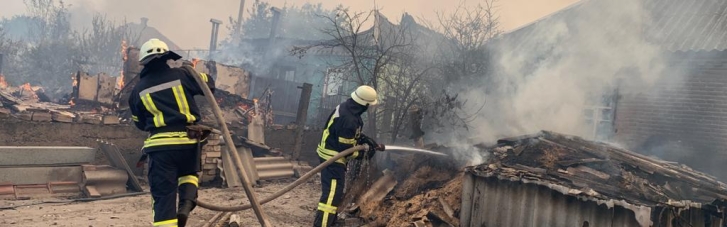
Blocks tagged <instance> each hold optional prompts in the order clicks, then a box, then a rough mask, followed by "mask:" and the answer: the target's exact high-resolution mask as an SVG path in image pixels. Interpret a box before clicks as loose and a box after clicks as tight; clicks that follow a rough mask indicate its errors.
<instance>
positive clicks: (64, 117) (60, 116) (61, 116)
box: [51, 111, 75, 123]
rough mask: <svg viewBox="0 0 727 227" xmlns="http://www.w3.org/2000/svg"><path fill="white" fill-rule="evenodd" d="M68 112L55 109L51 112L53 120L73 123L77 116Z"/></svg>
mask: <svg viewBox="0 0 727 227" xmlns="http://www.w3.org/2000/svg"><path fill="white" fill-rule="evenodd" d="M66 113H67V112H66ZM66 113H63V112H60V111H53V112H52V113H51V115H52V119H53V121H57V122H65V123H73V119H74V118H75V115H73V114H71V115H68V114H66Z"/></svg>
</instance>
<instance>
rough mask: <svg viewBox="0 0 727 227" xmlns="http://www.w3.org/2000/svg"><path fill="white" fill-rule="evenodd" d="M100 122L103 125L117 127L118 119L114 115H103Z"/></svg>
mask: <svg viewBox="0 0 727 227" xmlns="http://www.w3.org/2000/svg"><path fill="white" fill-rule="evenodd" d="M101 122H103V124H105V125H118V124H119V117H118V116H114V115H104V116H103V117H102V120H101Z"/></svg>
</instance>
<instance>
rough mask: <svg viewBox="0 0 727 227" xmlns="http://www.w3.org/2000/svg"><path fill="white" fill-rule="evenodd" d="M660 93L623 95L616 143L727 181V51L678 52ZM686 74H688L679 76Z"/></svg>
mask: <svg viewBox="0 0 727 227" xmlns="http://www.w3.org/2000/svg"><path fill="white" fill-rule="evenodd" d="M675 59H676V60H674V61H673V62H672V64H671V65H672V66H674V68H672V69H669V70H667V73H674V72H677V73H676V74H681V75H683V77H680V79H679V80H674V79H673V78H669V79H664V80H660V81H659V82H658V83H657V85H656V87H655V89H649V90H648V91H631V92H623V93H622V94H620V98H619V100H618V103H617V106H616V116H615V117H616V119H615V131H616V136H615V138H616V140H617V142H620V143H621V144H623V145H626V146H627V147H629V148H631V149H633V150H635V151H638V152H641V153H645V154H648V155H655V156H658V157H661V158H663V159H666V160H669V161H678V162H680V163H683V164H686V165H688V166H690V167H692V168H694V169H697V170H701V171H705V172H707V173H710V174H712V175H715V176H717V177H719V178H720V179H722V180H723V181H725V180H727V173H724V171H722V170H723V166H725V163H727V150H726V149H725V148H726V147H727V66H725V63H727V52H699V53H687V54H685V53H680V54H679V53H678V54H676V58H675ZM680 70H683V71H680Z"/></svg>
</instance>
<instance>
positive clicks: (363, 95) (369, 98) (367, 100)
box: [351, 85, 379, 106]
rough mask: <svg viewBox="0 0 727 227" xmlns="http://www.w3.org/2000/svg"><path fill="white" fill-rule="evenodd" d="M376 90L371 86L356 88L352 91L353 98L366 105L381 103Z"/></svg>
mask: <svg viewBox="0 0 727 227" xmlns="http://www.w3.org/2000/svg"><path fill="white" fill-rule="evenodd" d="M376 96H377V95H376V90H374V88H372V87H370V86H366V85H363V86H360V87H358V88H356V90H355V91H353V93H351V99H353V101H355V102H356V103H358V104H360V105H362V106H366V105H372V106H373V105H376V104H378V103H379V100H378V99H377V97H376Z"/></svg>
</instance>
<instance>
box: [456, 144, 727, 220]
mask: <svg viewBox="0 0 727 227" xmlns="http://www.w3.org/2000/svg"><path fill="white" fill-rule="evenodd" d="M492 154H493V156H494V157H493V158H492V159H491V162H489V163H488V164H482V165H479V166H473V167H469V168H468V171H469V172H471V173H474V174H476V175H479V176H484V177H497V178H499V179H503V180H505V179H507V180H513V181H523V182H526V183H535V184H539V185H544V186H547V187H549V188H551V189H553V190H557V191H561V192H562V193H563V194H569V195H574V196H583V197H585V198H591V199H594V200H600V201H624V202H626V203H628V204H630V205H638V206H658V205H672V206H679V207H684V206H687V207H689V206H701V205H703V204H708V203H712V202H715V201H724V200H725V199H727V185H725V184H724V183H722V182H719V181H717V180H716V179H715V178H714V177H712V176H709V175H706V174H704V173H701V172H697V171H694V170H692V169H690V168H689V167H686V166H684V165H679V164H678V163H673V162H667V161H663V160H659V159H656V158H652V157H647V156H644V155H640V154H637V153H634V152H631V151H628V150H625V149H622V148H619V147H616V146H614V145H610V144H606V143H601V142H591V141H586V140H583V139H581V138H578V137H572V136H566V135H561V134H557V133H554V132H548V131H543V132H540V133H538V134H536V135H531V136H523V137H516V138H508V139H501V140H498V147H496V148H494V149H492Z"/></svg>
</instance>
